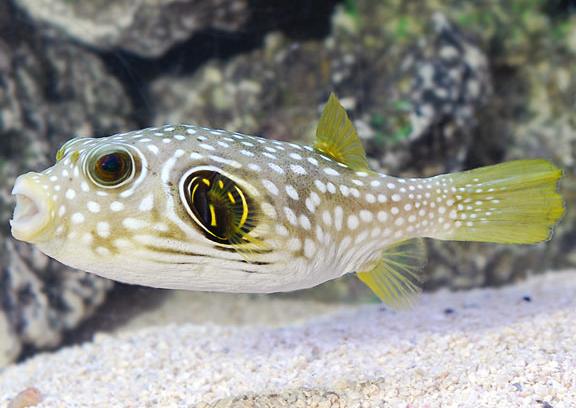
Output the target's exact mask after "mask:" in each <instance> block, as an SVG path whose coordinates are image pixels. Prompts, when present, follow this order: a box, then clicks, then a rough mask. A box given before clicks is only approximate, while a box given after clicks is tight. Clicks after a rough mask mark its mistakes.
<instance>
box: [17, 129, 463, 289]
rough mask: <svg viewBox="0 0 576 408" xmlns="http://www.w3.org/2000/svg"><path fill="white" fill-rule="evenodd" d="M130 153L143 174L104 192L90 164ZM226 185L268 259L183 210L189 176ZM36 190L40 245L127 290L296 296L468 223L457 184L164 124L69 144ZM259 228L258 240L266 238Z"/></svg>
mask: <svg viewBox="0 0 576 408" xmlns="http://www.w3.org/2000/svg"><path fill="white" fill-rule="evenodd" d="M111 145H117V146H125V147H127V148H128V149H130V151H132V152H133V153H135V154H136V156H137V157H138V158H139V161H140V162H141V171H140V174H138V175H137V176H136V178H135V181H134V182H132V183H131V184H130V185H129V186H128V187H127V188H125V189H122V190H119V191H116V190H114V189H110V190H104V189H101V188H98V187H96V186H94V184H93V183H91V182H90V180H89V178H88V177H87V176H86V174H85V161H86V157H87V155H88V154H89V153H90V152H91V151H92V149H97V148H99V147H100V146H111ZM204 168H206V169H212V170H216V171H218V172H220V173H221V174H224V175H226V176H227V177H229V178H230V179H232V180H233V181H235V182H236V183H237V184H238V185H239V186H241V187H242V188H243V189H245V191H247V192H248V193H249V194H250V195H251V196H252V198H253V199H254V203H255V204H256V205H257V206H258V207H259V209H260V211H261V213H262V215H263V217H264V219H263V220H262V223H261V224H262V225H260V226H257V227H256V229H255V232H258V236H259V237H261V238H262V240H263V241H264V242H266V244H267V248H268V250H269V251H267V252H266V253H255V254H251V255H250V258H249V260H246V259H245V257H243V256H242V254H239V253H237V252H236V251H234V250H230V248H227V247H224V246H222V245H218V244H216V243H214V242H212V241H211V240H209V239H207V238H206V237H205V236H204V234H203V233H202V232H201V231H199V229H198V227H197V225H195V223H194V222H193V220H192V219H191V217H190V216H189V214H188V213H187V211H186V210H185V208H184V206H183V203H182V201H181V200H180V198H179V197H180V194H179V189H180V182H181V180H182V178H183V176H184V175H185V174H186V173H187V172H190V171H191V170H192V171H197V170H199V169H204ZM23 177H28V179H29V180H30V181H31V182H34V183H37V184H38V185H39V186H41V188H42V189H43V190H44V191H45V192H46V196H47V197H48V198H49V200H50V211H51V212H52V222H51V224H50V225H49V226H48V227H47V228H46V229H45V230H44V231H43V232H42V234H41V236H38V237H36V238H35V239H34V240H33V243H35V244H36V245H37V246H38V247H39V248H40V249H41V250H42V251H43V252H45V253H46V254H48V255H49V256H51V257H54V258H56V259H59V260H60V261H62V262H64V263H66V264H68V265H71V266H73V267H76V268H79V269H82V270H86V271H89V272H93V273H96V274H98V275H101V276H104V277H108V278H111V279H115V280H118V281H122V282H128V283H137V284H144V285H149V286H154V287H162V288H176V289H193V290H215V291H228V292H274V291H289V290H295V289H300V288H307V287H312V286H315V285H317V284H319V283H322V282H325V281H327V280H330V279H334V278H337V277H339V276H341V275H343V274H345V273H348V272H354V271H358V270H362V267H363V266H364V265H367V264H369V263H370V262H373V261H375V260H376V259H378V257H379V256H380V255H381V252H382V250H383V249H384V248H385V247H386V246H388V245H389V244H391V243H392V242H397V241H402V240H405V239H407V238H412V237H440V238H442V237H449V235H450V233H451V232H452V231H453V230H454V229H457V228H458V227H459V226H460V225H461V224H462V222H468V223H472V222H474V221H473V220H469V221H462V220H461V219H460V218H459V217H458V214H457V210H458V208H457V207H456V206H455V202H456V200H455V198H454V197H453V190H454V189H451V186H450V178H449V177H446V176H443V177H433V178H429V179H400V178H394V177H389V176H386V175H383V174H376V173H368V172H356V171H353V170H351V169H350V168H348V167H347V166H346V165H345V164H342V163H339V162H337V161H335V160H333V159H331V158H330V157H328V156H326V155H324V154H321V153H319V152H318V151H316V150H315V149H313V148H312V147H310V146H303V145H299V144H296V143H287V142H281V141H276V140H267V139H263V138H259V137H254V136H248V135H243V134H239V133H233V132H228V131H224V130H212V129H207V128H203V127H198V126H188V125H179V126H164V127H159V128H150V129H144V130H139V131H134V132H129V133H124V134H119V135H114V136H110V137H104V138H98V139H93V138H80V139H74V140H73V141H71V142H69V143H68V144H67V145H66V147H65V152H64V157H63V158H62V159H61V160H60V161H59V162H58V163H56V164H55V165H54V166H53V167H51V168H49V169H47V170H46V171H44V172H42V173H31V174H29V175H25V176H23ZM258 228H260V230H258Z"/></svg>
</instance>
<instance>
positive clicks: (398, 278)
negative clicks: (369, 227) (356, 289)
mask: <svg viewBox="0 0 576 408" xmlns="http://www.w3.org/2000/svg"><path fill="white" fill-rule="evenodd" d="M425 263H426V246H425V244H424V242H423V240H422V239H420V238H415V239H410V240H407V241H402V242H399V243H397V244H394V245H392V246H390V247H388V248H386V249H385V250H384V251H383V252H382V257H381V258H380V259H379V260H378V261H376V262H375V263H372V264H371V265H370V266H369V267H368V269H369V270H368V271H366V272H358V273H357V275H358V278H359V279H360V280H361V281H362V282H364V283H365V284H366V285H367V286H368V287H369V288H370V289H372V292H374V294H376V296H378V297H379V298H380V300H382V302H384V303H386V304H387V305H388V306H390V307H392V308H394V309H399V308H405V307H407V306H411V305H412V304H413V303H414V299H415V298H416V296H417V295H418V294H419V293H420V283H421V279H420V274H419V272H420V270H421V269H422V268H423V267H424V264H425Z"/></svg>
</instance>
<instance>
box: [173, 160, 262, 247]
mask: <svg viewBox="0 0 576 408" xmlns="http://www.w3.org/2000/svg"><path fill="white" fill-rule="evenodd" d="M180 194H181V198H182V201H183V203H184V206H185V207H186V211H187V212H188V214H189V215H190V216H191V217H192V219H193V220H194V222H195V223H196V225H197V226H198V227H200V229H201V230H202V232H203V233H204V235H205V236H206V237H207V238H208V239H210V240H211V241H214V242H217V243H219V244H224V245H234V244H239V243H242V241H243V239H244V238H245V237H246V235H247V234H248V233H249V232H250V231H251V230H252V229H253V228H254V226H255V225H254V224H255V222H254V220H255V214H254V208H255V207H254V202H253V201H252V199H251V197H250V196H249V195H248V194H247V193H246V192H245V191H244V190H243V189H242V188H241V187H240V186H239V185H238V184H237V183H235V182H234V181H233V180H231V179H229V178H228V177H226V176H224V175H222V174H220V173H218V172H216V171H212V170H200V171H196V172H193V173H191V174H188V175H187V176H184V178H183V180H182V182H181V187H180Z"/></svg>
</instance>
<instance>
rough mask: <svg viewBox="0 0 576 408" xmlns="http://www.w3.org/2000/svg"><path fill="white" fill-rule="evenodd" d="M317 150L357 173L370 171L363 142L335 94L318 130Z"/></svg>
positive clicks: (325, 108) (325, 110)
mask: <svg viewBox="0 0 576 408" xmlns="http://www.w3.org/2000/svg"><path fill="white" fill-rule="evenodd" d="M314 147H315V148H316V150H318V151H320V152H321V153H324V154H325V155H327V156H329V157H331V158H332V159H334V160H336V161H338V162H340V163H342V164H346V165H347V166H348V167H350V168H351V169H353V170H356V171H370V168H369V166H368V160H367V159H366V152H365V151H364V147H363V146H362V141H361V140H360V138H359V137H358V134H357V133H356V129H354V125H353V124H352V121H351V120H350V119H349V118H348V115H347V114H346V110H345V109H344V107H342V105H341V104H340V102H339V101H338V98H336V96H335V95H334V94H330V98H328V102H327V103H326V106H325V107H324V111H323V112H322V116H321V117H320V122H319V123H318V127H317V128H316V142H315V143H314Z"/></svg>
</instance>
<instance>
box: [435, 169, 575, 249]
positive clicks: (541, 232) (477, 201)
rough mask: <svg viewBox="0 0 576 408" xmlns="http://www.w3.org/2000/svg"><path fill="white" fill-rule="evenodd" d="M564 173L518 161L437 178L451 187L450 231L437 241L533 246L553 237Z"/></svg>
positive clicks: (559, 213) (561, 209)
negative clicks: (559, 185) (560, 182)
mask: <svg viewBox="0 0 576 408" xmlns="http://www.w3.org/2000/svg"><path fill="white" fill-rule="evenodd" d="M561 176H562V170H560V169H558V168H557V167H556V166H554V165H553V164H552V163H550V162H548V161H546V160H518V161H512V162H508V163H502V164H497V165H495V166H488V167H482V168H479V169H475V170H470V171H465V172H462V173H456V174H448V175H443V176H438V177H439V178H445V180H442V181H443V182H444V183H446V184H448V185H451V192H452V201H453V206H452V208H453V209H454V210H453V211H451V212H450V218H451V221H452V228H449V229H447V230H445V231H443V232H441V233H439V234H434V238H439V239H447V240H456V241H482V242H498V243H508V244H532V243H537V242H541V241H545V240H547V239H550V237H551V235H552V232H553V229H554V226H555V225H556V223H557V222H558V220H559V219H560V218H561V217H562V215H563V214H564V201H563V200H562V197H561V196H560V194H559V193H558V180H559V179H560V177H561Z"/></svg>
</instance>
